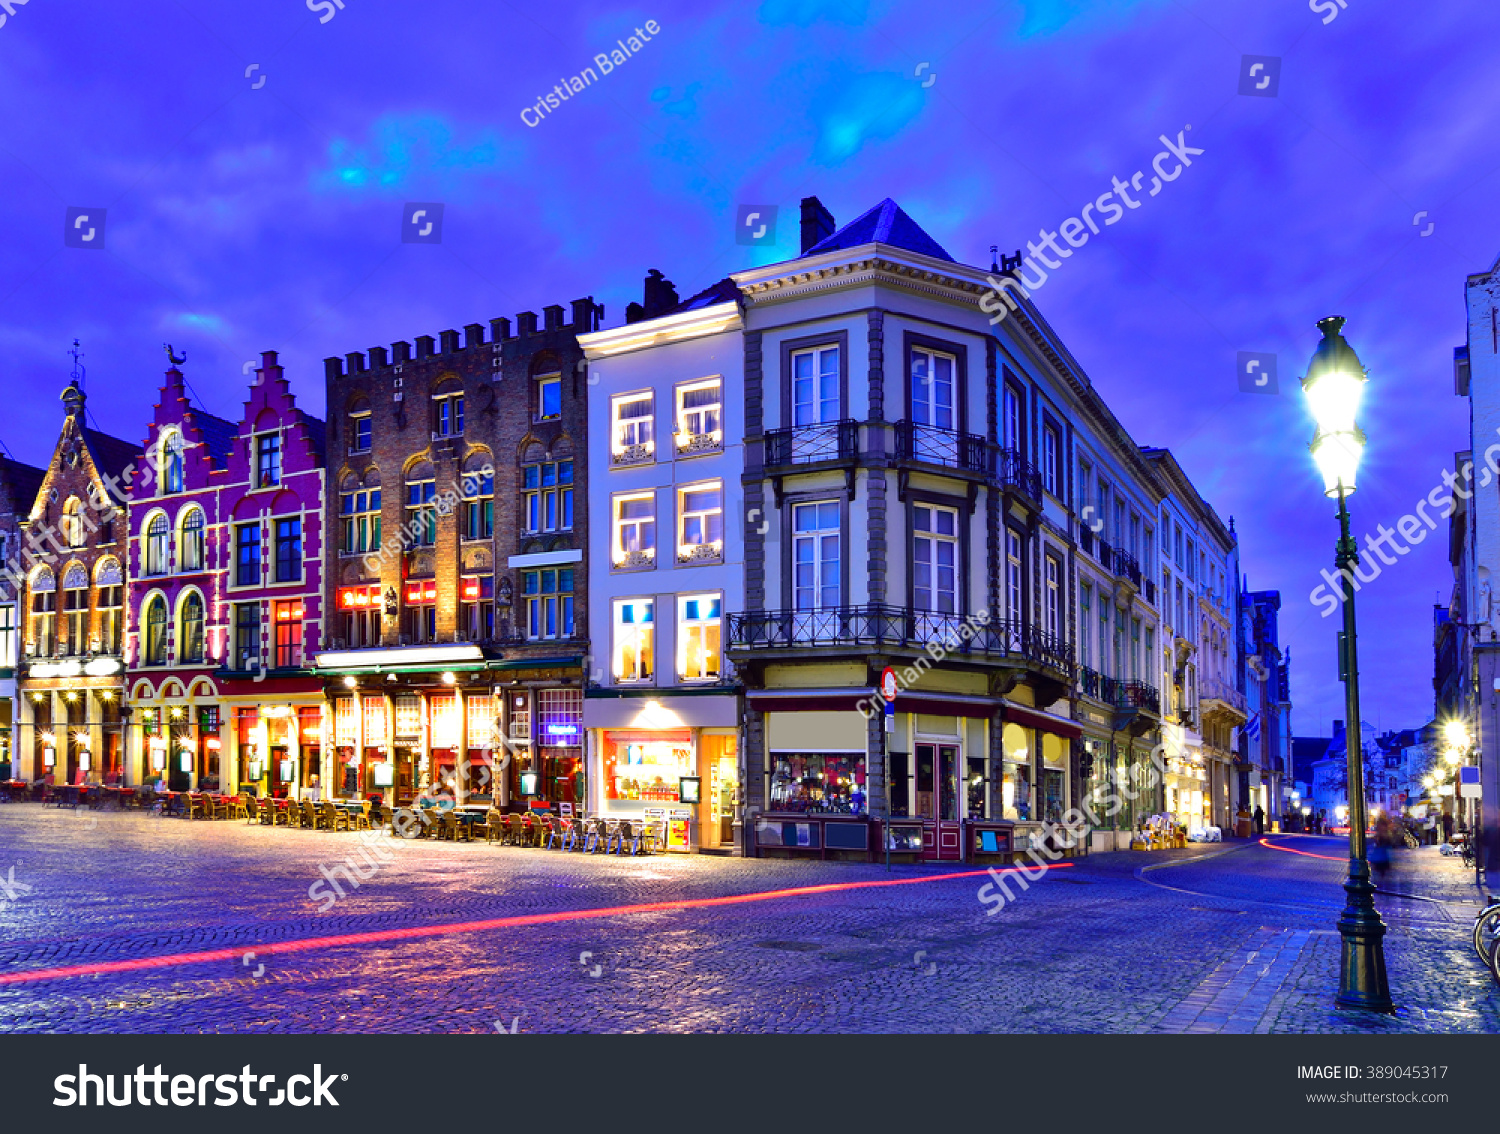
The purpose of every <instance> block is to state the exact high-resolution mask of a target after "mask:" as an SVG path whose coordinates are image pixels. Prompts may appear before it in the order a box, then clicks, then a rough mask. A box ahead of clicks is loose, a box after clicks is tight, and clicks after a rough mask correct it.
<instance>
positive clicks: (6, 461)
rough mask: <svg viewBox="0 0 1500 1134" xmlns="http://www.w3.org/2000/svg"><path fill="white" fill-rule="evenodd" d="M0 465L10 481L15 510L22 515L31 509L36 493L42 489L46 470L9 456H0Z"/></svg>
mask: <svg viewBox="0 0 1500 1134" xmlns="http://www.w3.org/2000/svg"><path fill="white" fill-rule="evenodd" d="M0 466H3V468H4V475H5V478H6V479H7V480H9V481H10V493H11V501H12V503H13V504H14V505H15V508H16V511H17V512H19V513H21V514H23V515H24V514H25V513H27V512H29V511H31V505H32V502H33V501H35V500H36V494H37V493H38V492H40V491H41V490H42V480H43V479H44V478H45V477H46V475H47V472H46V470H45V469H39V468H34V467H32V466H31V465H23V464H22V463H21V462H20V461H13V460H11V459H10V458H9V457H0Z"/></svg>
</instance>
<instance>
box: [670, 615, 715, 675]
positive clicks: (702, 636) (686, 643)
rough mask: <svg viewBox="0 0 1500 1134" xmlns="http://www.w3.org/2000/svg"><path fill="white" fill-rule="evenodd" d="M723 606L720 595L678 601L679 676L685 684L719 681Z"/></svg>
mask: <svg viewBox="0 0 1500 1134" xmlns="http://www.w3.org/2000/svg"><path fill="white" fill-rule="evenodd" d="M721 606H722V603H721V600H720V598H719V596H718V595H689V596H685V597H683V598H679V599H678V600H677V673H678V676H680V677H681V678H682V680H683V681H716V680H718V677H719V643H720V633H721V630H720V619H721V614H720V609H721Z"/></svg>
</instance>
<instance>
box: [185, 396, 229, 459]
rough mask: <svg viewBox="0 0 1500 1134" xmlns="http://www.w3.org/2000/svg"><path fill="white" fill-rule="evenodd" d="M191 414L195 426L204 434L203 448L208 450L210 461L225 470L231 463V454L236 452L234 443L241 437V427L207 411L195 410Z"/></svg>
mask: <svg viewBox="0 0 1500 1134" xmlns="http://www.w3.org/2000/svg"><path fill="white" fill-rule="evenodd" d="M190 412H191V413H192V415H193V424H194V425H196V426H197V427H198V429H199V430H200V431H201V432H202V434H203V447H204V448H205V449H207V450H208V456H209V459H210V460H211V461H212V462H213V463H214V465H215V466H216V467H218V468H223V467H224V466H225V465H226V464H228V463H229V454H230V453H231V452H232V451H233V450H234V441H235V438H236V437H238V436H239V432H240V427H239V426H238V425H235V424H234V423H233V422H231V421H225V420H224V419H223V418H222V417H215V416H214V415H213V414H211V413H209V412H208V411H207V410H201V409H197V408H194V409H192V410H191V411H190Z"/></svg>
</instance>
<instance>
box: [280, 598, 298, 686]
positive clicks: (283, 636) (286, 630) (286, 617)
mask: <svg viewBox="0 0 1500 1134" xmlns="http://www.w3.org/2000/svg"><path fill="white" fill-rule="evenodd" d="M275 607H276V668H277V669H292V668H295V667H297V666H300V665H301V664H302V616H303V607H302V601H301V600H300V599H298V600H295V601H293V602H278V603H276V604H275Z"/></svg>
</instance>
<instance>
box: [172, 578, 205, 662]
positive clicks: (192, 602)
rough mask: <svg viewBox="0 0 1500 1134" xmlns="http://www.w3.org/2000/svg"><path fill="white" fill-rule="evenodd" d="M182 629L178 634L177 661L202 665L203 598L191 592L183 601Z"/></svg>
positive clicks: (195, 592)
mask: <svg viewBox="0 0 1500 1134" xmlns="http://www.w3.org/2000/svg"><path fill="white" fill-rule="evenodd" d="M181 624H182V628H181V630H180V631H179V632H178V643H177V660H178V662H179V663H181V664H182V665H202V664H203V650H204V632H203V596H202V595H200V594H198V592H197V591H189V592H188V593H187V594H186V595H185V596H184V597H183V600H182V618H181Z"/></svg>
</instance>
